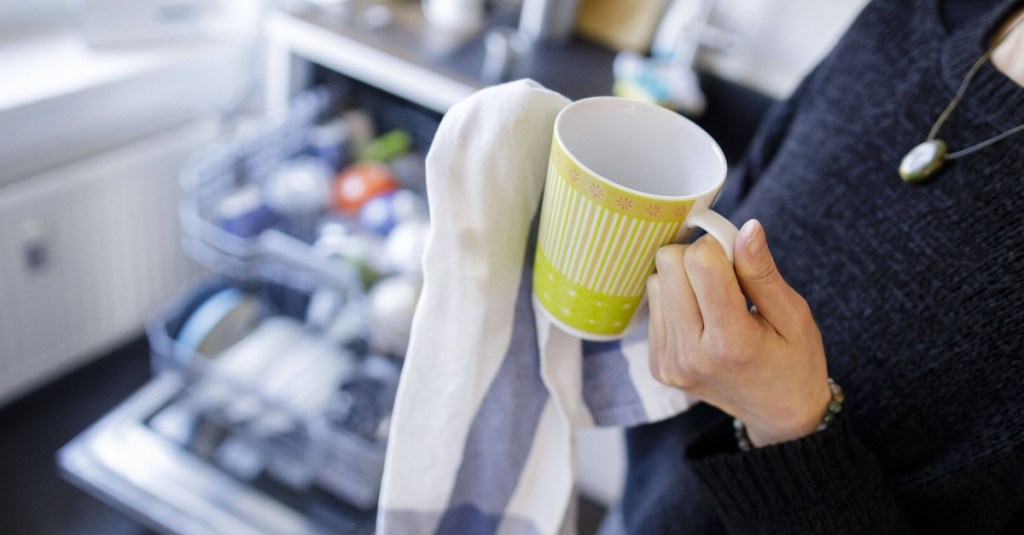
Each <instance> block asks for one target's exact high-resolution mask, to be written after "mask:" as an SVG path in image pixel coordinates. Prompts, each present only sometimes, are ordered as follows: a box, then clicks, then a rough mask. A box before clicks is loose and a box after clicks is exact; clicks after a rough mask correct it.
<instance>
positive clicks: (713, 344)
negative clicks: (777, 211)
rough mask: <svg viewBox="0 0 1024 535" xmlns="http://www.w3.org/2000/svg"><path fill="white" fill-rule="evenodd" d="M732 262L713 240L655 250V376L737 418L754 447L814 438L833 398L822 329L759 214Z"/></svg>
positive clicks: (650, 292)
mask: <svg viewBox="0 0 1024 535" xmlns="http://www.w3.org/2000/svg"><path fill="white" fill-rule="evenodd" d="M735 261H736V265H735V269H734V267H733V266H732V265H730V264H729V260H728V259H727V258H726V256H725V251H723V250H722V247H721V246H720V245H719V244H718V242H717V241H715V239H714V238H712V237H711V236H704V237H702V238H701V239H699V240H697V241H696V242H695V243H694V244H693V245H689V246H686V245H668V246H665V247H662V248H661V249H659V250H658V254H657V258H656V265H657V273H656V274H654V275H651V277H650V279H648V281H647V297H648V301H649V302H650V309H651V313H650V320H649V326H648V341H649V351H650V365H651V373H652V374H653V375H654V377H655V378H656V379H658V380H659V381H661V382H662V383H665V384H668V385H671V386H675V387H677V388H681V389H683V390H686V391H687V392H689V393H692V394H694V395H696V396H697V397H699V398H701V399H702V400H704V401H705V402H707V403H710V404H711V405H714V406H716V407H718V408H719V409H721V410H722V411H724V412H726V413H728V414H730V415H732V416H733V417H735V418H738V419H740V420H741V421H742V422H743V423H744V424H746V426H747V434H748V436H749V437H750V440H751V442H752V443H753V444H754V445H755V446H764V445H767V444H774V443H777V442H783V441H786V440H793V439H796V438H800V437H802V436H805V435H808V434H810V433H812V432H814V430H815V429H816V428H817V426H818V424H820V423H821V419H822V417H823V416H824V414H825V411H826V407H827V405H828V403H829V400H830V399H831V393H830V391H829V387H828V370H827V368H826V363H825V349H824V346H823V344H822V341H821V333H820V332H819V331H818V327H817V325H816V324H815V323H814V318H813V317H812V316H811V311H810V308H809V307H808V305H807V302H806V301H805V300H804V299H803V297H801V296H800V295H799V294H798V293H796V291H795V290H793V289H792V288H791V287H790V286H789V285H788V284H786V282H785V281H784V280H783V279H782V275H781V274H780V273H779V271H778V269H777V268H776V266H775V261H774V259H773V258H772V255H771V252H770V251H769V250H768V244H767V241H766V239H765V233H764V229H763V228H762V227H761V224H760V223H759V222H757V221H756V220H750V221H748V222H747V223H746V224H745V225H743V228H742V229H740V233H739V236H738V237H737V238H736V248H735ZM744 296H746V298H749V299H750V301H751V302H752V303H753V304H754V307H755V308H754V309H753V310H749V309H748V308H747V302H746V298H745V297H744Z"/></svg>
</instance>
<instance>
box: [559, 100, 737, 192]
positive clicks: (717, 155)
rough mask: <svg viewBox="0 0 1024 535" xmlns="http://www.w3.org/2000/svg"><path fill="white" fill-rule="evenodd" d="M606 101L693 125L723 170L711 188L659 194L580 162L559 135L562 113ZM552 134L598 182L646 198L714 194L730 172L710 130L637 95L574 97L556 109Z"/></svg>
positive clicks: (692, 127) (571, 156) (568, 154)
mask: <svg viewBox="0 0 1024 535" xmlns="http://www.w3.org/2000/svg"><path fill="white" fill-rule="evenodd" d="M608 102H615V103H629V104H633V105H639V106H640V107H645V108H647V109H650V110H656V111H655V113H657V114H669V115H670V116H671V119H670V120H672V121H678V122H681V124H683V125H684V126H686V127H687V128H690V129H696V130H697V132H698V134H699V135H700V136H702V137H704V138H705V139H707V141H709V142H710V143H711V147H712V150H713V152H714V154H715V159H716V160H717V161H718V162H719V163H721V164H722V172H721V173H719V176H718V177H717V178H716V179H715V182H714V184H713V185H712V186H711V187H710V188H708V189H706V190H704V191H701V192H699V193H694V194H691V195H660V194H657V193H647V192H644V191H640V190H637V189H634V188H631V187H629V186H626V185H623V184H620V183H618V182H615V181H612V180H610V179H608V178H606V177H605V176H604V175H603V174H601V173H598V172H596V171H594V170H593V169H592V168H590V167H588V166H587V165H586V164H584V163H583V162H581V161H580V159H579V158H578V157H576V155H575V154H573V153H572V151H570V150H569V148H568V147H566V145H565V141H564V140H563V139H562V136H561V125H562V121H563V119H564V117H565V112H566V110H568V109H570V108H579V107H586V106H589V105H593V104H601V103H608ZM554 137H555V139H556V141H557V143H558V146H559V147H560V148H561V149H562V152H564V153H565V155H566V156H568V157H569V158H571V159H572V161H573V163H575V164H576V165H578V166H580V168H581V169H583V170H584V171H586V172H587V173H589V174H590V176H592V177H594V178H595V179H597V180H598V181H599V182H603V183H605V184H607V185H609V186H612V187H613V188H618V189H621V190H624V191H626V192H628V193H631V194H633V195H638V196H641V197H645V198H649V199H655V200H660V201H689V200H696V199H700V198H702V197H705V196H707V195H709V194H714V193H716V192H717V191H718V190H720V189H721V187H722V185H723V184H724V183H725V179H726V177H727V176H728V174H729V165H728V162H727V161H726V159H725V153H723V152H722V148H721V147H720V146H719V145H718V142H717V141H715V138H714V137H712V136H711V134H709V133H708V132H707V131H706V130H704V129H703V128H701V127H700V125H698V124H697V123H695V122H693V121H692V120H690V119H689V118H687V117H685V116H683V115H682V114H680V113H677V112H674V111H672V110H669V109H667V108H664V107H662V106H658V105H656V104H651V103H650V102H645V101H643V100H637V99H632V98H626V97H614V96H602V97H588V98H584V99H580V100H577V101H575V102H571V103H569V104H568V105H567V106H565V107H564V108H562V109H561V110H560V111H559V112H558V115H557V116H556V117H555V126H554Z"/></svg>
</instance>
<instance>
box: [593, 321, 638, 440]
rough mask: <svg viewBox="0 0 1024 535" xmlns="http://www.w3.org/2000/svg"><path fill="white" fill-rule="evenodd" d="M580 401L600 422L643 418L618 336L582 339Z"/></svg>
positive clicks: (623, 422) (608, 423)
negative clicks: (614, 339)
mask: <svg viewBox="0 0 1024 535" xmlns="http://www.w3.org/2000/svg"><path fill="white" fill-rule="evenodd" d="M645 332H646V329H645ZM583 401H584V402H586V404H587V409H589V410H590V414H591V415H593V417H594V423H595V424H597V425H600V426H615V425H635V424H636V423H637V422H645V421H647V412H646V411H645V410H644V404H643V401H642V400H641V399H640V394H638V393H637V391H636V387H635V386H633V382H632V381H631V380H630V376H629V363H627V362H626V356H625V355H623V354H622V341H621V340H616V341H614V342H589V341H584V342H583Z"/></svg>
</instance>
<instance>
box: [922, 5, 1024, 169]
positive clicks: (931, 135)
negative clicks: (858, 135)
mask: <svg viewBox="0 0 1024 535" xmlns="http://www.w3.org/2000/svg"><path fill="white" fill-rule="evenodd" d="M1022 23H1024V18H1021V20H1018V21H1017V22H1015V23H1014V24H1013V26H1011V27H1010V28H1009V29H1008V30H1006V32H1005V33H1003V36H1002V37H1000V38H999V41H997V42H996V43H995V44H993V45H992V46H991V47H989V49H988V50H986V51H985V53H984V54H982V55H981V57H980V58H978V59H977V60H975V62H974V64H973V65H971V68H970V70H969V71H967V76H965V77H964V81H963V82H961V83H960V88H959V89H957V92H956V96H954V97H953V100H951V101H949V104H947V105H946V109H944V110H942V113H941V114H940V115H939V118H938V119H936V121H935V124H934V125H933V126H932V129H931V131H930V132H928V141H931V140H933V139H935V136H936V135H938V133H939V129H940V128H942V125H943V123H945V122H946V119H948V118H949V115H950V114H951V113H953V110H954V109H956V107H957V105H959V104H960V101H961V100H962V99H963V98H964V94H965V93H967V86H968V85H970V83H971V80H973V79H974V75H975V74H977V73H978V70H980V69H981V66H982V65H984V64H985V62H986V61H988V60H989V58H991V57H992V54H993V53H994V52H995V51H996V49H997V48H999V45H1001V44H1003V42H1004V41H1006V39H1007V38H1008V37H1010V35H1011V34H1013V33H1014V31H1016V30H1017V28H1018V27H1020V26H1021V24H1022ZM1021 130H1024V125H1020V126H1018V127H1016V128H1013V129H1011V130H1007V131H1006V132H1003V133H1002V134H999V135H998V136H995V137H993V138H990V139H987V140H985V141H983V142H981V143H978V144H977V145H974V146H973V147H968V148H966V149H963V150H960V151H957V152H954V153H950V154H947V155H946V159H947V160H951V159H953V158H959V157H960V156H965V155H967V154H970V153H972V152H974V151H976V150H978V149H982V148H984V147H987V146H989V145H991V144H993V143H995V142H996V141H999V140H1001V139H1003V138H1005V137H1007V136H1010V135H1013V134H1016V133H1017V132H1020V131H1021Z"/></svg>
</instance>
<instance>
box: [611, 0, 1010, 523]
mask: <svg viewBox="0 0 1024 535" xmlns="http://www.w3.org/2000/svg"><path fill="white" fill-rule="evenodd" d="M939 4H940V2H938V1H937V0H877V1H875V2H873V3H871V4H870V5H868V6H867V7H866V8H865V10H864V11H863V12H862V13H861V15H860V16H859V17H858V18H857V20H856V21H855V22H854V24H853V26H852V27H851V29H850V30H849V31H848V32H847V34H846V35H845V36H844V37H843V39H842V40H841V41H840V42H839V43H838V45H837V46H836V48H835V49H834V50H833V52H832V53H831V54H830V55H829V56H828V57H827V58H826V59H825V60H824V61H823V62H822V63H821V64H820V65H819V66H818V67H817V68H816V69H815V70H814V72H812V74H811V75H810V76H809V77H808V78H807V79H806V80H805V81H804V82H803V83H802V84H801V86H800V87H799V89H798V90H797V91H796V92H795V93H794V95H793V96H792V98H791V99H790V100H788V101H787V102H785V103H783V104H781V105H780V106H777V107H776V108H774V109H773V110H772V111H770V112H769V114H768V116H767V117H766V121H765V123H764V125H763V126H762V128H761V130H760V132H759V133H758V135H757V136H756V138H755V141H754V144H753V146H752V149H751V151H750V152H749V153H748V155H747V158H746V161H745V163H744V166H743V167H742V169H741V170H740V172H738V173H737V174H736V175H735V176H733V177H732V178H731V184H730V186H729V187H730V190H729V192H730V194H732V195H735V196H736V197H737V198H738V199H740V201H739V203H738V206H737V209H736V211H735V212H734V217H733V219H734V221H736V222H737V223H739V222H742V221H744V220H746V219H748V218H751V217H756V218H758V219H760V220H761V221H762V222H763V223H764V226H765V229H766V232H767V234H768V240H769V245H770V246H771V249H772V251H773V253H774V255H775V258H776V261H777V262H778V264H779V268H780V270H781V272H782V274H783V276H784V277H785V278H786V279H787V281H788V282H789V283H790V284H791V285H793V287H795V288H796V289H797V290H798V291H799V292H800V293H801V294H802V295H803V296H804V297H806V298H807V300H808V301H809V303H810V304H811V308H812V310H813V312H814V315H815V318H816V319H817V321H818V324H819V326H820V328H821V331H822V336H823V338H824V341H825V346H826V356H827V359H828V367H829V373H830V375H831V376H832V377H834V378H835V380H836V382H838V383H839V384H840V385H842V386H843V388H844V390H845V392H846V408H845V410H844V412H843V413H842V414H841V416H840V417H839V418H838V419H837V420H836V421H834V422H833V423H832V424H831V425H830V426H829V427H828V429H826V430H825V431H822V432H818V433H814V434H812V435H810V436H808V437H805V438H802V439H799V440H796V441H792V442H787V443H783V444H778V445H774V446H768V447H765V448H760V449H755V450H754V451H751V452H745V453H740V452H737V451H736V446H735V440H734V438H733V432H732V428H731V426H730V419H729V418H727V417H725V415H723V414H721V413H720V412H718V411H716V410H715V409H713V408H711V407H709V406H706V405H699V406H697V407H696V408H694V409H692V410H691V411H688V412H687V413H686V414H684V415H682V416H680V417H677V418H675V419H672V420H670V421H667V422H662V423H659V424H654V425H649V426H645V427H641V428H638V429H636V430H633V431H631V432H630V433H629V437H628V438H629V440H628V444H629V454H630V467H629V472H628V476H627V488H626V491H625V494H624V498H623V502H622V504H621V507H620V508H619V511H618V513H620V514H621V517H620V519H621V521H623V522H624V523H625V527H626V530H627V531H628V532H629V533H643V534H647V533H716V532H722V531H729V532H736V533H780V534H789V533H893V532H895V533H904V532H920V533H972V534H973V533H1000V532H1008V533H1024V302H1022V297H1024V292H1022V290H1024V133H1022V134H1018V135H1017V136H1016V137H1011V138H1009V139H1006V140H1004V141H1002V142H1000V143H998V144H996V145H993V146H990V147H988V148H985V149H983V150H981V151H979V152H976V153H974V154H970V155H968V156H965V157H963V158H960V159H957V160H954V161H951V162H948V163H947V164H946V166H945V168H944V169H943V170H942V171H941V172H940V173H939V174H938V175H937V176H935V177H934V178H933V179H932V180H931V181H930V182H928V183H926V184H921V185H910V184H904V183H903V182H901V180H900V178H899V176H898V174H897V167H898V165H899V162H900V159H901V158H902V156H903V155H904V154H905V153H906V152H907V150H909V149H910V148H912V147H913V146H915V145H916V144H917V143H920V142H921V141H923V140H924V138H925V137H926V136H927V134H928V131H929V129H930V128H931V126H932V124H933V123H934V121H935V120H936V118H937V117H938V115H939V113H940V112H941V111H942V109H943V108H944V107H945V106H946V104H947V103H948V102H949V101H950V99H951V98H952V96H953V94H954V92H955V90H956V88H957V86H958V85H959V83H960V82H961V81H962V80H963V77H964V75H965V74H966V72H967V71H968V69H969V68H970V65H971V64H972V62H973V61H974V60H976V59H977V58H978V57H979V56H980V55H981V54H982V53H983V52H984V50H985V49H986V47H987V44H988V43H989V41H990V39H991V36H992V33H993V31H994V30H995V29H996V28H997V27H998V26H999V25H1000V24H1001V22H1002V21H1003V20H1004V19H1005V18H1006V17H1007V16H1008V15H1009V14H1011V13H1012V12H1013V11H1014V10H1015V9H1017V8H1019V7H1020V6H1021V4H1022V2H1021V1H1013V2H1010V1H1005V0H1004V1H999V2H974V3H973V4H974V6H966V11H967V12H974V13H973V14H972V16H971V17H970V19H969V20H966V21H964V22H963V23H962V24H954V23H955V22H957V21H958V20H959V19H957V20H945V21H944V19H945V18H949V17H962V16H963V15H964V13H965V11H964V9H960V8H964V7H965V4H966V3H964V2H961V3H960V4H959V5H956V6H940V5H939ZM943 7H945V9H943ZM950 27H953V29H950ZM1021 123H1024V88H1021V87H1020V86H1018V85H1017V84H1016V83H1014V82H1013V81H1012V80H1010V79H1009V78H1007V77H1006V76H1005V75H1003V74H1002V73H1000V72H999V71H998V70H997V69H995V68H994V67H993V66H992V65H991V64H987V65H986V66H985V67H984V68H982V69H981V71H979V73H978V75H977V76H976V78H975V79H974V81H973V82H972V83H971V85H970V88H969V90H968V91H967V95H966V97H965V99H964V100H963V102H962V103H961V104H960V105H959V106H958V107H957V109H956V111H955V112H954V113H953V114H952V116H951V117H950V118H949V120H948V121H947V122H946V124H945V125H944V126H943V127H942V129H941V131H940V132H939V136H938V137H939V138H941V139H944V140H946V141H947V143H948V144H949V146H950V149H951V150H954V151H955V150H959V149H962V148H965V147H968V146H970V145H972V144H974V143H977V142H979V141H982V140H984V139H987V138H989V137H991V136H993V135H996V134H998V133H1000V132H1003V131H1005V130H1008V129H1010V128H1012V127H1014V126H1017V125H1019V124H1021Z"/></svg>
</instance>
